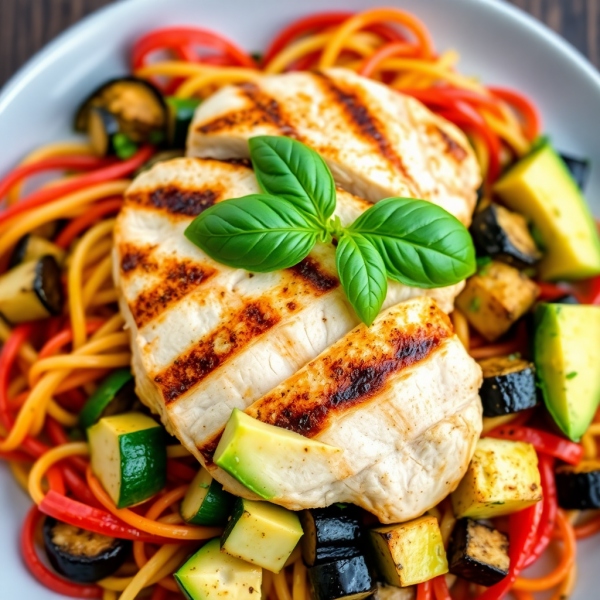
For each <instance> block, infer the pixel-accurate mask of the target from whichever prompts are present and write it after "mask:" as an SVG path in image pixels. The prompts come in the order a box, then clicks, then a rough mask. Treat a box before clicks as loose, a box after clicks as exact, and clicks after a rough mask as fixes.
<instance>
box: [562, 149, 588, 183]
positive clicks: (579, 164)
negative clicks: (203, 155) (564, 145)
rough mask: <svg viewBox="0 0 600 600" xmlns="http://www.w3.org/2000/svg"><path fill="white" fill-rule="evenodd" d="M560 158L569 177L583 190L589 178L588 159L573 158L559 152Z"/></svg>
mask: <svg viewBox="0 0 600 600" xmlns="http://www.w3.org/2000/svg"><path fill="white" fill-rule="evenodd" d="M560 158H561V159H562V161H563V162H564V163H565V165H566V166H567V169H568V170H569V173H570V174H571V177H572V178H573V180H574V181H575V183H576V184H577V186H578V187H579V189H580V190H581V191H582V192H583V191H585V187H586V185H587V182H588V179H589V178H590V161H589V159H587V158H575V157H574V156H568V155H566V154H561V155H560Z"/></svg>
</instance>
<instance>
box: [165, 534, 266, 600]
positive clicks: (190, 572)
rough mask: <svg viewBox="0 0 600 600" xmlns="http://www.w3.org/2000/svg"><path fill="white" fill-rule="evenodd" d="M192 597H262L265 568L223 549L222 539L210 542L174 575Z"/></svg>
mask: <svg viewBox="0 0 600 600" xmlns="http://www.w3.org/2000/svg"><path fill="white" fill-rule="evenodd" d="M174 577H175V581H176V582H177V585H178V586H179V589H181V591H182V593H183V595H184V596H185V597H186V598H187V599H188V600H222V599H223V598H227V599H228V600H254V599H256V600H260V597H261V586H262V569H261V568H260V567H257V566H256V565H252V564H250V563H247V562H245V561H243V560H240V559H239V558H234V557H233V556H230V555H229V554H225V553H224V552H221V551H220V548H219V538H214V539H212V540H210V542H207V543H206V544H205V545H204V546H202V548H200V550H198V552H196V554H194V555H193V556H192V557H191V558H189V559H188V560H187V561H186V562H185V564H184V565H183V566H182V567H180V569H179V570H178V571H177V572H176V573H175V574H174Z"/></svg>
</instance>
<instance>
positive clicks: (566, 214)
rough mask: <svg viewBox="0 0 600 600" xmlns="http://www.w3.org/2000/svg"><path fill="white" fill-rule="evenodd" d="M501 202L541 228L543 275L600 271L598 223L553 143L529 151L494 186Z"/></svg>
mask: <svg viewBox="0 0 600 600" xmlns="http://www.w3.org/2000/svg"><path fill="white" fill-rule="evenodd" d="M494 191H495V192H496V193H497V194H498V196H499V197H500V198H501V199H502V202H503V204H505V205H506V206H507V207H508V208H510V209H512V210H516V211H518V212H519V213H521V214H523V215H524V216H525V217H526V218H527V219H528V220H529V221H531V223H532V224H533V225H534V226H535V228H536V230H537V231H539V233H540V236H541V239H542V241H543V246H544V257H543V258H542V260H541V261H540V263H539V272H540V276H541V277H542V279H546V280H561V279H567V280H569V279H585V278H587V277H593V276H595V275H598V274H599V273H600V239H599V238H598V231H597V229H596V224H595V223H594V219H593V218H592V215H591V213H590V210H589V208H588V206H587V204H586V202H585V199H584V197H583V195H582V193H581V191H580V189H579V188H578V187H577V183H575V181H574V180H573V178H572V177H571V174H570V173H569V171H568V169H567V167H566V166H565V163H564V162H563V161H562V160H561V158H560V157H559V156H558V154H557V153H556V152H555V151H554V150H553V148H552V146H550V144H545V145H543V146H542V147H541V148H540V149H539V150H537V151H535V152H533V153H531V154H529V155H528V156H526V157H525V158H524V159H522V160H521V161H520V162H519V163H518V164H517V165H516V166H515V167H513V168H512V169H510V170H509V171H507V173H506V175H504V176H503V177H502V178H501V179H500V180H499V181H498V183H496V185H495V187H494Z"/></svg>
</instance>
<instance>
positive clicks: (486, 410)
mask: <svg viewBox="0 0 600 600" xmlns="http://www.w3.org/2000/svg"><path fill="white" fill-rule="evenodd" d="M478 362H479V366H480V367H481V370H482V371H483V385H482V386H481V389H480V390H479V395H480V396H481V403H482V404H483V416H484V417H499V416H501V415H509V414H511V413H516V412H519V411H521V410H527V409H528V408H533V407H534V406H535V405H536V404H537V387H536V384H535V367H534V366H533V363H530V362H529V361H527V360H522V359H520V358H515V357H514V356H512V355H510V356H497V357H494V358H485V359H483V360H480V361H478Z"/></svg>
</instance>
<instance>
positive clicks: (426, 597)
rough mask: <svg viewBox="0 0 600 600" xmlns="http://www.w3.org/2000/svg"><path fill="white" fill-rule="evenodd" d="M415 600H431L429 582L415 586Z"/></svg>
mask: <svg viewBox="0 0 600 600" xmlns="http://www.w3.org/2000/svg"><path fill="white" fill-rule="evenodd" d="M417 600H431V581H425V582H424V583H419V585H417Z"/></svg>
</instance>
